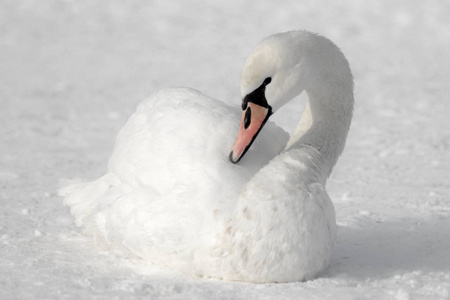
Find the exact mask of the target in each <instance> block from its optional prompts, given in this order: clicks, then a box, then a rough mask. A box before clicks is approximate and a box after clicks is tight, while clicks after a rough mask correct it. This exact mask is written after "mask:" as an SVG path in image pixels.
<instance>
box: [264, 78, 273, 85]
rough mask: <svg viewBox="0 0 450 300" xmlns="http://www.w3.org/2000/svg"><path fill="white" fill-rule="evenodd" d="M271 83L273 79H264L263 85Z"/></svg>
mask: <svg viewBox="0 0 450 300" xmlns="http://www.w3.org/2000/svg"><path fill="white" fill-rule="evenodd" d="M270 82H272V78H271V77H267V78H266V79H264V82H263V84H264V85H268V84H269V83H270Z"/></svg>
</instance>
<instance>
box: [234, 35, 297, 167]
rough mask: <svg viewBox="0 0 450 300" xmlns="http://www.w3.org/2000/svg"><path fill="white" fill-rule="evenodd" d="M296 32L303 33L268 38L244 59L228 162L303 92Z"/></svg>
mask: <svg viewBox="0 0 450 300" xmlns="http://www.w3.org/2000/svg"><path fill="white" fill-rule="evenodd" d="M298 33H303V32H300V31H299V32H296V31H294V32H287V33H280V34H275V35H272V36H269V37H267V38H265V39H264V40H262V41H261V42H260V44H259V45H258V46H256V48H255V49H254V50H253V52H252V53H251V54H250V56H249V57H248V58H247V60H246V62H245V64H244V68H243V70H242V75H241V96H242V110H243V114H242V118H241V126H240V129H239V134H238V138H237V140H236V142H235V143H234V145H233V147H232V149H231V152H230V156H229V159H230V161H231V162H232V163H237V162H238V161H239V160H240V159H241V158H242V157H243V156H244V154H245V153H246V152H247V150H248V149H249V148H250V146H251V144H252V143H253V141H254V139H255V138H256V136H257V135H258V133H259V131H260V130H261V129H262V127H263V126H264V124H265V123H266V121H267V120H268V119H269V117H270V116H271V115H272V114H273V113H274V112H276V111H277V110H278V109H279V108H280V107H281V106H283V105H284V104H286V103H287V102H288V101H289V100H291V99H292V98H294V97H295V96H297V95H298V94H300V93H301V92H302V91H303V89H304V87H303V86H302V82H303V81H304V80H302V77H303V68H301V65H302V53H301V51H300V50H301V49H299V48H300V47H299V46H300V41H299V36H298Z"/></svg>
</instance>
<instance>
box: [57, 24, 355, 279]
mask: <svg viewBox="0 0 450 300" xmlns="http://www.w3.org/2000/svg"><path fill="white" fill-rule="evenodd" d="M303 90H305V91H306V92H307V93H308V96H309V102H308V105H307V107H306V109H305V111H304V113H303V116H302V119H301V121H300V123H299V125H298V126H297V128H296V129H295V131H294V132H293V134H292V135H291V137H290V139H289V140H288V138H289V137H288V134H287V133H286V132H284V131H283V130H282V129H281V128H279V127H277V126H276V125H275V124H273V123H271V122H270V121H267V119H268V118H269V117H270V115H271V114H272V113H275V112H276V111H277V110H278V109H279V108H280V107H281V106H282V105H283V104H285V103H286V102H287V101H289V100H290V99H292V98H293V97H295V96H296V95H298V94H299V93H301V92H302V91H303ZM241 93H242V97H243V103H242V109H243V110H244V112H243V113H242V117H241V125H240V126H239V112H238V110H237V109H235V108H232V107H229V106H227V105H226V104H224V103H223V102H220V101H218V100H215V99H212V98H209V97H207V96H205V95H203V94H201V93H200V92H198V91H196V90H193V89H187V88H173V89H166V90H163V91H160V92H158V93H156V94H154V95H153V96H151V97H150V98H148V99H146V100H144V101H143V102H142V103H140V104H139V106H138V108H137V110H136V112H135V114H133V115H132V116H131V117H130V119H129V120H128V122H127V123H126V125H125V126H124V127H123V128H122V130H121V131H120V133H119V134H118V136H117V139H116V143H115V147H114V150H113V153H112V155H111V158H110V160H109V163H108V172H107V173H106V174H105V175H104V176H102V177H100V178H99V179H97V180H95V181H92V182H78V183H72V184H69V185H67V186H65V187H63V188H62V189H61V190H60V195H62V196H63V197H64V198H65V203H66V204H67V205H69V206H70V208H71V212H72V214H73V215H74V217H75V220H76V224H77V225H78V226H82V227H84V230H85V232H86V233H87V234H90V235H93V236H94V237H95V239H96V241H97V242H98V244H100V245H103V246H104V247H107V248H112V249H114V250H120V251H123V252H124V253H127V254H131V255H134V256H138V257H141V258H143V259H145V260H147V261H150V262H152V263H154V264H157V265H160V266H163V267H166V268H169V269H173V270H177V271H181V272H183V273H186V274H192V275H197V276H203V277H214V278H221V279H225V280H239V281H248V282H289V281H300V280H307V279H311V278H314V277H315V276H317V274H318V273H319V272H321V271H323V270H324V269H326V267H327V266H328V265H329V261H330V256H331V251H332V247H333V243H334V239H335V226H336V224H335V214H334V208H333V205H332V202H331V200H330V198H329V197H328V194H327V192H326V190H325V184H326V179H327V177H328V176H329V174H330V172H331V170H332V167H333V166H334V164H335V163H336V161H337V158H338V157H339V155H340V154H341V152H342V150H343V147H344V144H345V139H346V136H347V132H348V129H349V126H350V121H351V115H352V108H353V82H352V76H351V72H350V69H349V67H348V63H347V61H346V59H345V57H344V56H343V55H342V53H341V52H340V51H339V49H338V48H337V47H336V46H335V45H334V44H332V43H331V42H330V41H329V40H327V39H325V38H323V37H320V36H318V35H315V34H312V33H309V32H305V31H292V32H287V33H281V34H277V35H273V36H270V37H268V38H266V39H265V40H263V41H262V42H261V43H260V44H259V45H258V46H257V47H256V48H255V50H254V51H253V52H252V54H251V55H250V56H249V58H248V59H247V62H246V64H245V66H244V70H243V73H242V79H241ZM263 126H264V130H261V128H262V127H263ZM238 131H239V134H238V138H237V139H236V141H235V143H234V144H233V139H234V137H235V132H238ZM256 136H258V138H256ZM231 146H232V151H231V153H230V155H229V157H228V154H227V151H228V149H229V148H230V147H231ZM246 153H247V154H246ZM244 154H246V156H245V158H242V157H243V156H244ZM228 159H229V160H231V162H230V161H229V160H228Z"/></svg>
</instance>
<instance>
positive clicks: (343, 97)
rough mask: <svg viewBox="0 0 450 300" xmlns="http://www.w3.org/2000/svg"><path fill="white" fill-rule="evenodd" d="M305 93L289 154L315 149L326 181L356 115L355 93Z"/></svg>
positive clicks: (287, 148) (351, 91)
mask: <svg viewBox="0 0 450 300" xmlns="http://www.w3.org/2000/svg"><path fill="white" fill-rule="evenodd" d="M306 92H307V94H308V102H307V104H306V107H305V110H304V112H303V115H302V118H301V119H300V122H299V123H298V125H297V126H296V128H295V130H294V132H293V133H292V135H291V138H290V139H289V141H288V143H287V145H286V151H290V150H295V149H302V148H309V149H310V148H314V149H315V150H316V151H317V152H318V156H317V157H318V159H317V161H316V164H317V167H318V169H319V170H321V173H322V175H323V176H324V178H327V177H328V176H329V175H330V173H331V171H332V169H333V167H334V165H335V164H336V162H337V160H338V158H339V156H340V155H341V153H342V151H343V149H344V146H345V141H346V139H347V134H348V130H349V127H350V123H351V119H352V112H353V89H352V87H351V88H349V89H348V91H347V92H340V93H339V92H336V91H334V92H333V93H326V91H325V90H323V89H322V90H309V91H306Z"/></svg>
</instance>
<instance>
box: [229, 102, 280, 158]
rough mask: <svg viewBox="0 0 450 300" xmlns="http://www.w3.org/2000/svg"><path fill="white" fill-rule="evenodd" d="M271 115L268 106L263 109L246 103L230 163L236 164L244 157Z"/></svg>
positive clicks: (232, 148)
mask: <svg viewBox="0 0 450 300" xmlns="http://www.w3.org/2000/svg"><path fill="white" fill-rule="evenodd" d="M271 114H272V109H271V107H270V106H269V107H264V106H260V105H257V104H255V103H252V102H248V104H247V108H246V109H245V110H244V112H243V113H242V118H241V126H240V128H239V134H238V137H237V139H236V142H234V144H233V147H231V152H230V156H229V159H230V161H231V162H232V163H234V164H235V163H237V162H238V161H239V160H240V159H241V158H242V157H243V156H244V154H245V153H246V152H247V150H248V149H249V148H250V146H251V145H252V143H253V141H254V140H255V138H256V137H257V136H258V133H259V132H260V131H261V129H262V128H263V126H264V124H265V123H266V121H267V119H269V117H270V115H271Z"/></svg>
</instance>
